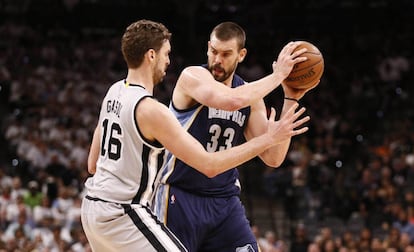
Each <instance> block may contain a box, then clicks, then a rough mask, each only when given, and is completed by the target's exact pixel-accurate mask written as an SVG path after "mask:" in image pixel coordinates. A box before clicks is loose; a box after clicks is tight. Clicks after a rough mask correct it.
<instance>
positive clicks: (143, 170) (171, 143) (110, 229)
mask: <svg viewBox="0 0 414 252" xmlns="http://www.w3.org/2000/svg"><path fill="white" fill-rule="evenodd" d="M170 37H171V34H170V32H169V31H168V29H167V28H166V27H165V26H164V25H162V24H160V23H156V22H153V21H149V20H140V21H137V22H135V23H133V24H131V25H130V26H129V27H128V28H127V29H126V31H125V33H124V35H123V37H122V53H123V56H124V59H125V61H126V63H127V65H128V74H127V77H126V78H125V79H124V80H120V81H118V82H116V83H114V84H113V85H112V86H111V87H110V89H109V90H108V92H107V94H106V96H105V98H104V100H103V102H102V106H101V111H100V115H99V121H98V125H97V127H96V129H95V132H94V136H93V139H92V144H91V149H90V153H89V159H88V171H89V172H90V173H91V174H94V175H93V176H92V177H90V178H88V179H87V181H86V183H85V187H86V190H87V196H86V197H85V198H84V200H83V202H82V208H81V209H82V212H81V220H82V225H83V228H84V231H85V233H86V236H87V238H88V241H89V243H90V245H91V247H92V249H93V251H98V252H102V251H116V252H120V251H127V252H132V251H146V252H147V251H169V252H170V251H186V248H185V247H184V246H183V245H182V243H181V242H180V241H179V240H178V239H177V238H176V237H175V236H174V235H173V234H172V233H171V232H170V231H169V229H168V228H166V227H165V226H164V224H162V223H161V222H159V221H158V220H157V218H156V217H155V216H154V215H153V213H152V212H151V211H150V207H149V202H150V200H151V195H152V192H153V189H154V186H155V185H154V183H155V177H156V174H157V171H158V169H160V167H161V166H162V165H163V163H164V154H165V153H164V147H165V148H166V149H168V150H169V151H171V153H172V154H174V155H175V156H176V157H177V158H179V159H180V160H183V161H184V162H186V163H188V164H189V165H191V166H192V167H194V168H195V169H197V170H198V171H200V172H202V173H203V174H205V175H206V176H208V177H214V176H216V175H217V174H219V173H221V172H224V171H226V170H228V169H231V168H232V167H234V166H237V165H240V164H242V163H244V162H245V161H247V160H249V159H251V158H253V157H255V156H257V155H258V154H260V153H261V152H263V151H265V150H266V149H267V148H270V147H272V146H274V145H277V144H279V143H281V142H283V141H285V140H286V139H289V138H291V137H292V136H294V135H298V134H302V133H304V132H306V131H307V127H303V123H305V122H306V121H308V120H309V117H303V118H301V119H299V117H300V116H301V115H302V114H303V112H304V110H305V109H304V108H301V109H298V110H297V111H296V112H295V110H296V109H297V108H298V106H294V107H292V109H291V110H290V111H289V112H288V113H286V115H285V116H283V117H282V118H281V119H280V120H279V121H277V122H276V121H275V120H274V119H275V111H274V109H273V110H272V113H271V115H270V118H269V121H268V128H267V131H266V132H265V133H264V134H263V135H261V136H258V137H256V138H253V139H251V140H250V141H248V142H247V143H245V144H243V145H240V146H237V147H234V148H232V149H231V150H225V151H220V152H214V153H208V152H206V151H205V150H204V148H203V146H202V145H201V144H200V143H199V142H198V141H197V140H195V139H194V138H193V137H191V135H190V134H189V133H188V132H187V131H186V130H185V129H184V128H183V127H181V125H180V123H179V122H178V120H177V119H176V117H175V116H174V115H173V114H172V113H171V112H170V111H169V110H168V108H167V107H166V106H165V105H164V104H161V103H159V102H158V101H156V100H155V99H153V98H152V93H153V88H154V85H156V84H157V83H160V82H161V80H162V79H163V77H164V76H165V74H166V69H167V67H168V65H169V63H170V59H169V53H170V50H171V46H170ZM292 50H293V49H292ZM296 56H297V55H295V54H292V51H289V50H287V51H286V52H285V55H283V57H282V59H283V60H281V61H282V62H280V63H275V64H283V65H284V66H287V67H281V68H280V69H281V74H282V75H284V76H287V75H288V74H289V72H290V71H291V69H292V67H293V65H294V64H295V63H297V62H298V59H297V58H296ZM295 58H296V59H295ZM278 61H279V60H278Z"/></svg>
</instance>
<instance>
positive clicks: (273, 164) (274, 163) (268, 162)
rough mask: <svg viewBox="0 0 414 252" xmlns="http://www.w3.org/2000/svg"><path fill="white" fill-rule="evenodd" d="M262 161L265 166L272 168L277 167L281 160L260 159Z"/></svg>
mask: <svg viewBox="0 0 414 252" xmlns="http://www.w3.org/2000/svg"><path fill="white" fill-rule="evenodd" d="M262 161H263V163H264V164H265V165H266V166H268V167H270V168H273V169H276V168H279V167H280V166H281V165H282V163H283V160H282V161H280V160H275V159H273V160H263V159H262Z"/></svg>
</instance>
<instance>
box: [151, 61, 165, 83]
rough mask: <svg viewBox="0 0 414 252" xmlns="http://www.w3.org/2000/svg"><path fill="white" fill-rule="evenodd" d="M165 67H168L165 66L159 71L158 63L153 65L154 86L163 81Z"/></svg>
mask: <svg viewBox="0 0 414 252" xmlns="http://www.w3.org/2000/svg"><path fill="white" fill-rule="evenodd" d="M167 67H168V66H165V67H164V69H160V67H159V64H158V62H157V64H155V66H154V71H153V73H154V74H153V75H152V80H153V81H154V84H158V83H160V82H162V81H163V79H164V76H165V73H166V71H167Z"/></svg>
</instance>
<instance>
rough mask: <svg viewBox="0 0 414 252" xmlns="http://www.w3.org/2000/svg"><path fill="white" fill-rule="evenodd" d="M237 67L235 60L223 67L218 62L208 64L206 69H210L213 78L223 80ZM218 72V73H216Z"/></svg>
mask: <svg viewBox="0 0 414 252" xmlns="http://www.w3.org/2000/svg"><path fill="white" fill-rule="evenodd" d="M236 68H237V61H236V62H234V63H233V64H232V65H231V66H230V68H228V69H224V68H223V67H222V66H221V65H220V64H215V65H212V64H209V65H208V69H209V70H210V72H211V74H212V75H213V77H214V79H215V80H216V81H219V82H224V81H225V80H227V79H228V78H230V76H231V75H232V74H233V73H234V72H235V71H236ZM217 72H219V73H217Z"/></svg>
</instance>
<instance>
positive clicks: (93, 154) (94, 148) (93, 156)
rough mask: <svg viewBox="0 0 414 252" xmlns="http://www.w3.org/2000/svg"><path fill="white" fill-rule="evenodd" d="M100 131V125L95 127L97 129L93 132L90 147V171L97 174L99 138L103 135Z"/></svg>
mask: <svg viewBox="0 0 414 252" xmlns="http://www.w3.org/2000/svg"><path fill="white" fill-rule="evenodd" d="M100 131H101V130H100V127H96V128H95V131H94V132H93V138H92V143H91V147H90V149H89V155H88V172H89V173H90V174H95V172H96V161H98V157H99V139H100V137H101V132H100Z"/></svg>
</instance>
